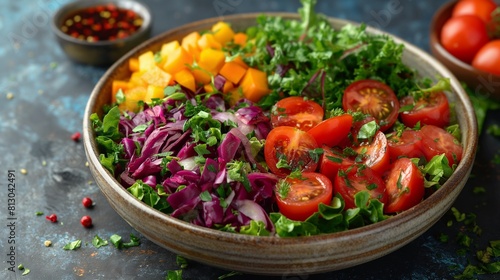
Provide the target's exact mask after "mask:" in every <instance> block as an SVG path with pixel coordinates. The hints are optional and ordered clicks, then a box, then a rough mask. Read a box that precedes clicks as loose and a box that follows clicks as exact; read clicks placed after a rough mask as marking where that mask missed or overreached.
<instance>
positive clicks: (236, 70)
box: [219, 61, 247, 84]
mask: <svg viewBox="0 0 500 280" xmlns="http://www.w3.org/2000/svg"><path fill="white" fill-rule="evenodd" d="M246 71H247V70H246V69H245V68H244V67H243V66H241V65H239V64H238V63H237V62H234V61H230V62H226V63H225V64H224V66H222V68H221V69H220V71H219V74H221V75H222V76H223V77H224V78H226V79H227V80H229V81H231V82H233V83H235V84H237V83H239V82H240V80H241V78H243V76H244V75H245V72H246Z"/></svg>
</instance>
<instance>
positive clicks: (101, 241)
mask: <svg viewBox="0 0 500 280" xmlns="http://www.w3.org/2000/svg"><path fill="white" fill-rule="evenodd" d="M92 245H94V247H96V248H100V247H103V246H107V245H108V241H107V240H105V239H102V238H100V237H99V236H98V235H95V236H94V238H93V239H92Z"/></svg>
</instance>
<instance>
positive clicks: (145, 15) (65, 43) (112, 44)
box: [52, 0, 152, 66]
mask: <svg viewBox="0 0 500 280" xmlns="http://www.w3.org/2000/svg"><path fill="white" fill-rule="evenodd" d="M109 3H113V4H115V5H116V6H117V7H120V8H124V9H128V10H132V11H134V12H136V13H137V14H138V15H140V16H141V17H142V19H143V23H142V26H141V27H140V28H139V29H138V30H137V31H136V32H134V34H132V35H130V36H128V37H126V38H124V39H119V40H114V41H99V42H87V41H83V40H79V39H76V38H73V37H71V36H69V35H67V34H65V33H64V32H62V31H61V29H60V26H61V25H62V23H63V21H64V19H65V18H66V17H67V16H68V14H70V13H73V12H75V11H77V10H80V9H83V8H87V7H93V6H97V5H104V4H109ZM151 28H152V18H151V12H150V11H149V9H148V7H146V6H145V5H143V4H142V3H139V2H137V1H131V0H87V1H73V2H70V3H68V4H66V5H64V6H62V7H61V8H60V9H59V10H58V11H57V12H56V13H55V14H54V16H53V18H52V31H53V32H54V34H55V36H56V38H57V42H58V43H59V45H60V46H61V48H62V49H63V51H64V52H65V53H66V54H67V55H68V57H69V58H71V59H72V60H74V61H76V62H79V63H84V64H90V65H95V66H109V65H111V64H112V63H114V62H115V61H117V60H118V59H119V58H121V57H122V56H123V55H125V54H126V53H127V52H129V51H130V50H131V49H133V48H134V47H136V46H137V45H138V44H140V43H142V42H144V41H145V40H147V39H148V38H149V36H150V35H151Z"/></svg>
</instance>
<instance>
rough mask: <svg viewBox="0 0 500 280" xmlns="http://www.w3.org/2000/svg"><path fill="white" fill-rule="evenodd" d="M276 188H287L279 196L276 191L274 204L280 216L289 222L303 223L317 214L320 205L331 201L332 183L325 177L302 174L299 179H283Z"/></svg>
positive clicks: (278, 191)
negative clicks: (283, 216)
mask: <svg viewBox="0 0 500 280" xmlns="http://www.w3.org/2000/svg"><path fill="white" fill-rule="evenodd" d="M278 188H287V190H285V191H284V192H283V193H284V194H285V195H284V196H281V195H280V193H281V191H280V190H279V189H278V190H277V194H276V202H277V204H278V208H279V210H280V212H281V214H283V215H285V217H287V218H289V219H291V220H297V221H304V220H306V219H307V218H309V216H311V215H312V214H314V213H315V212H318V205H319V204H320V203H323V204H326V205H329V204H330V202H331V200H332V183H331V182H330V179H328V178H327V177H326V176H324V175H322V174H319V173H314V172H304V173H302V175H301V178H290V177H287V178H286V179H284V183H283V182H281V183H278Z"/></svg>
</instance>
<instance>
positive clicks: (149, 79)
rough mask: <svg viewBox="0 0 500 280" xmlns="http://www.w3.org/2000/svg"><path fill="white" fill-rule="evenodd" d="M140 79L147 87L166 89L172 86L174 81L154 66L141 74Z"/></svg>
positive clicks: (170, 76)
mask: <svg viewBox="0 0 500 280" xmlns="http://www.w3.org/2000/svg"><path fill="white" fill-rule="evenodd" d="M141 79H142V80H143V81H145V82H146V83H147V84H148V85H153V86H158V87H166V86H168V85H171V84H173V82H174V80H173V77H172V75H170V74H169V73H167V72H165V71H163V70H162V69H161V68H160V67H158V66H156V65H155V66H154V67H153V68H151V69H149V70H148V71H146V72H144V74H142V76H141Z"/></svg>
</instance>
